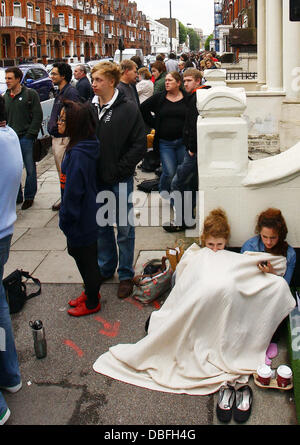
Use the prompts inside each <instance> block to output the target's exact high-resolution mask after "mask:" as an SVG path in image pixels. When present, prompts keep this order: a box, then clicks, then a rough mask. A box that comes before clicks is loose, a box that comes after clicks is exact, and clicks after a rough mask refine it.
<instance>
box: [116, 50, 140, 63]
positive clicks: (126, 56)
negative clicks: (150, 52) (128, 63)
mask: <svg viewBox="0 0 300 445" xmlns="http://www.w3.org/2000/svg"><path fill="white" fill-rule="evenodd" d="M133 56H139V57H140V58H141V61H142V63H143V61H144V56H143V51H142V50H141V48H126V49H124V51H122V60H129V59H131V57H133ZM114 62H115V63H120V50H119V49H117V51H116V52H115V56H114Z"/></svg>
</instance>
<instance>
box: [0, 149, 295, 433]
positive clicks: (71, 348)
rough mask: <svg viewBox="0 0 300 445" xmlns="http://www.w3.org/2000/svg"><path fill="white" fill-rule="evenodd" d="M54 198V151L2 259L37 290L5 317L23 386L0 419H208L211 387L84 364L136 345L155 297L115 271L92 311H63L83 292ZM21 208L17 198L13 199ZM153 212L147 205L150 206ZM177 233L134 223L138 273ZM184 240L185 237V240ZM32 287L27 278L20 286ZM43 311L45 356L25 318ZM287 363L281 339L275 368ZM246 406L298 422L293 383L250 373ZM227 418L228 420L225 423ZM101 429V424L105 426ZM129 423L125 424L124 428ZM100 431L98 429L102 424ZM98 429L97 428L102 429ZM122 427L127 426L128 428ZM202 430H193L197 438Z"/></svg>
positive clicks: (144, 200) (263, 416)
mask: <svg viewBox="0 0 300 445" xmlns="http://www.w3.org/2000/svg"><path fill="white" fill-rule="evenodd" d="M153 177H154V174H149V173H148V174H147V173H143V172H141V171H140V170H139V169H137V175H136V177H135V192H134V200H135V202H136V206H135V209H136V213H137V214H138V217H139V218H140V219H141V220H142V221H144V222H145V221H146V219H147V217H148V216H149V212H150V210H149V196H147V195H146V194H145V193H143V192H140V191H137V189H136V185H137V184H138V182H141V181H142V180H144V179H152V178H153ZM59 198H60V190H59V184H58V177H57V172H56V168H55V165H54V160H53V157H52V155H51V154H50V155H48V156H47V157H46V158H45V159H44V160H43V161H41V162H40V163H39V164H38V193H37V195H36V199H35V202H34V205H33V207H31V208H30V209H28V210H26V211H22V210H20V208H19V209H18V212H17V214H18V218H17V221H16V225H15V233H14V236H13V240H12V247H11V251H10V257H9V261H8V263H7V264H6V266H5V271H4V277H5V276H7V274H9V273H10V272H11V271H13V270H15V269H16V268H20V269H23V270H26V271H29V272H30V273H31V274H33V276H34V277H37V278H39V279H40V280H41V282H42V294H41V295H40V296H39V297H37V298H33V299H31V300H29V301H28V302H27V303H26V305H25V306H24V308H23V309H22V311H20V312H19V313H17V314H14V315H13V316H12V322H13V327H14V333H15V342H16V347H17V351H18V357H19V363H20V369H21V375H22V380H23V388H22V390H21V391H19V392H18V393H17V394H5V398H6V401H7V403H8V406H9V407H10V410H11V413H12V414H11V417H10V419H9V420H8V422H7V424H8V425H88V424H93V425H104V426H105V425H114V428H115V430H116V431H118V427H115V426H118V425H119V426H121V425H216V424H219V422H218V420H217V418H216V413H215V406H216V402H217V397H218V393H216V394H211V395H208V396H201V397H195V396H188V395H177V394H171V393H170V394H169V393H163V392H157V391H149V390H146V389H143V388H139V387H135V386H133V385H128V384H125V383H122V382H119V381H117V380H113V379H110V378H108V377H106V376H103V375H100V374H96V373H95V372H94V371H93V369H92V365H93V363H94V362H95V360H96V359H97V358H98V357H99V355H100V354H102V353H104V352H106V351H107V350H108V348H109V347H110V346H113V345H115V344H118V343H135V342H137V341H138V340H140V339H141V338H142V337H143V336H144V335H145V331H144V324H145V321H146V319H147V318H148V316H149V314H150V313H151V312H152V311H153V310H157V309H159V307H160V304H162V303H163V301H155V302H153V303H152V304H151V305H146V306H143V305H141V304H139V303H137V302H136V301H134V300H133V299H131V298H128V299H125V300H124V301H120V300H119V299H118V298H117V297H116V293H117V283H118V279H117V277H116V276H115V277H114V278H113V279H112V280H111V281H110V282H107V283H105V284H104V285H103V287H101V295H102V298H101V304H102V308H101V311H100V312H99V313H98V314H95V316H90V317H81V319H74V318H72V317H70V316H68V314H67V312H66V311H67V306H68V305H67V301H68V300H69V299H71V298H76V297H77V296H78V295H79V294H80V292H81V290H82V280H81V277H80V275H79V273H78V271H77V268H76V265H75V262H74V260H73V258H71V257H70V256H69V255H68V253H67V251H66V240H65V237H64V235H63V233H62V232H61V231H60V229H59V228H58V214H57V212H53V211H52V209H51V207H52V204H53V203H54V202H56V201H58V200H59ZM151 198H152V201H153V202H152V209H153V210H152V214H153V215H152V216H154V217H156V218H158V219H159V221H161V218H162V216H161V215H160V212H161V210H162V208H163V207H164V205H165V204H164V203H162V202H161V200H160V199H159V196H158V193H156V194H154V195H153V196H152V197H151ZM18 207H20V206H18ZM150 213H151V212H150ZM183 236H184V232H181V233H179V234H168V233H166V232H165V231H164V230H163V229H162V228H161V227H146V226H142V227H137V228H136V245H135V265H136V272H138V271H139V270H140V267H141V265H142V264H143V263H144V262H145V261H147V259H150V258H159V257H161V256H162V255H163V254H164V253H165V249H166V247H171V246H174V245H175V242H176V239H177V238H182V237H183ZM190 241H192V240H190ZM28 290H29V292H30V291H31V285H29V288H28ZM35 319H41V320H42V321H43V322H44V325H45V330H46V339H47V347H48V354H47V357H46V358H44V359H43V360H38V359H36V357H35V355H34V350H33V340H32V335H31V332H30V328H29V326H28V323H29V320H35ZM287 362H288V356H287V349H286V345H285V342H284V339H281V342H280V344H279V355H278V357H277V358H276V359H275V360H274V363H273V365H274V367H276V366H278V365H279V364H282V363H287ZM249 384H250V385H251V387H252V389H253V392H254V405H253V411H252V414H251V417H250V419H249V421H248V422H247V424H248V425H296V424H297V421H296V413H295V404H294V399H293V393H292V391H278V390H272V389H260V388H258V387H257V386H256V385H255V384H254V382H253V379H252V378H250V382H249ZM231 424H232V425H234V424H235V423H234V421H233V420H232V421H231ZM103 428H104V427H103ZM131 429H132V428H131ZM102 430H103V431H104V430H105V429H102ZM102 430H100V432H101V431H102ZM128 430H130V428H128ZM199 438H200V437H199Z"/></svg>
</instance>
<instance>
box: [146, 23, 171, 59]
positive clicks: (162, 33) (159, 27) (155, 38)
mask: <svg viewBox="0 0 300 445" xmlns="http://www.w3.org/2000/svg"><path fill="white" fill-rule="evenodd" d="M147 21H148V23H149V30H150V39H151V54H159V53H164V54H165V53H168V52H169V51H170V39H169V28H168V27H167V26H165V25H163V24H162V23H160V22H157V21H156V20H153V19H151V18H150V17H147Z"/></svg>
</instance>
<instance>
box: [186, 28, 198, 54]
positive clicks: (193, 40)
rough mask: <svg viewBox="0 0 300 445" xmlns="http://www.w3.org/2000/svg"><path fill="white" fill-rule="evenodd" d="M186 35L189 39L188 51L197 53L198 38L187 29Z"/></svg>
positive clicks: (194, 32) (192, 31)
mask: <svg viewBox="0 0 300 445" xmlns="http://www.w3.org/2000/svg"><path fill="white" fill-rule="evenodd" d="M187 33H188V35H189V37H190V50H191V51H199V49H200V37H199V36H198V34H197V33H196V31H194V30H193V29H192V28H188V29H187Z"/></svg>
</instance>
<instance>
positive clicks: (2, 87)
mask: <svg viewBox="0 0 300 445" xmlns="http://www.w3.org/2000/svg"><path fill="white" fill-rule="evenodd" d="M18 68H20V70H21V71H22V73H23V78H22V81H21V84H22V85H25V86H26V87H28V88H33V89H34V90H36V92H37V93H38V95H39V96H40V101H41V102H42V101H44V100H48V99H52V98H53V97H54V91H55V90H54V85H53V82H52V80H51V79H50V77H49V74H48V73H47V71H46V69H45V67H44V65H42V64H39V63H37V64H30V65H19V67H18ZM5 70H6V68H0V94H3V93H5V91H6V90H7V86H6V82H5Z"/></svg>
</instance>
